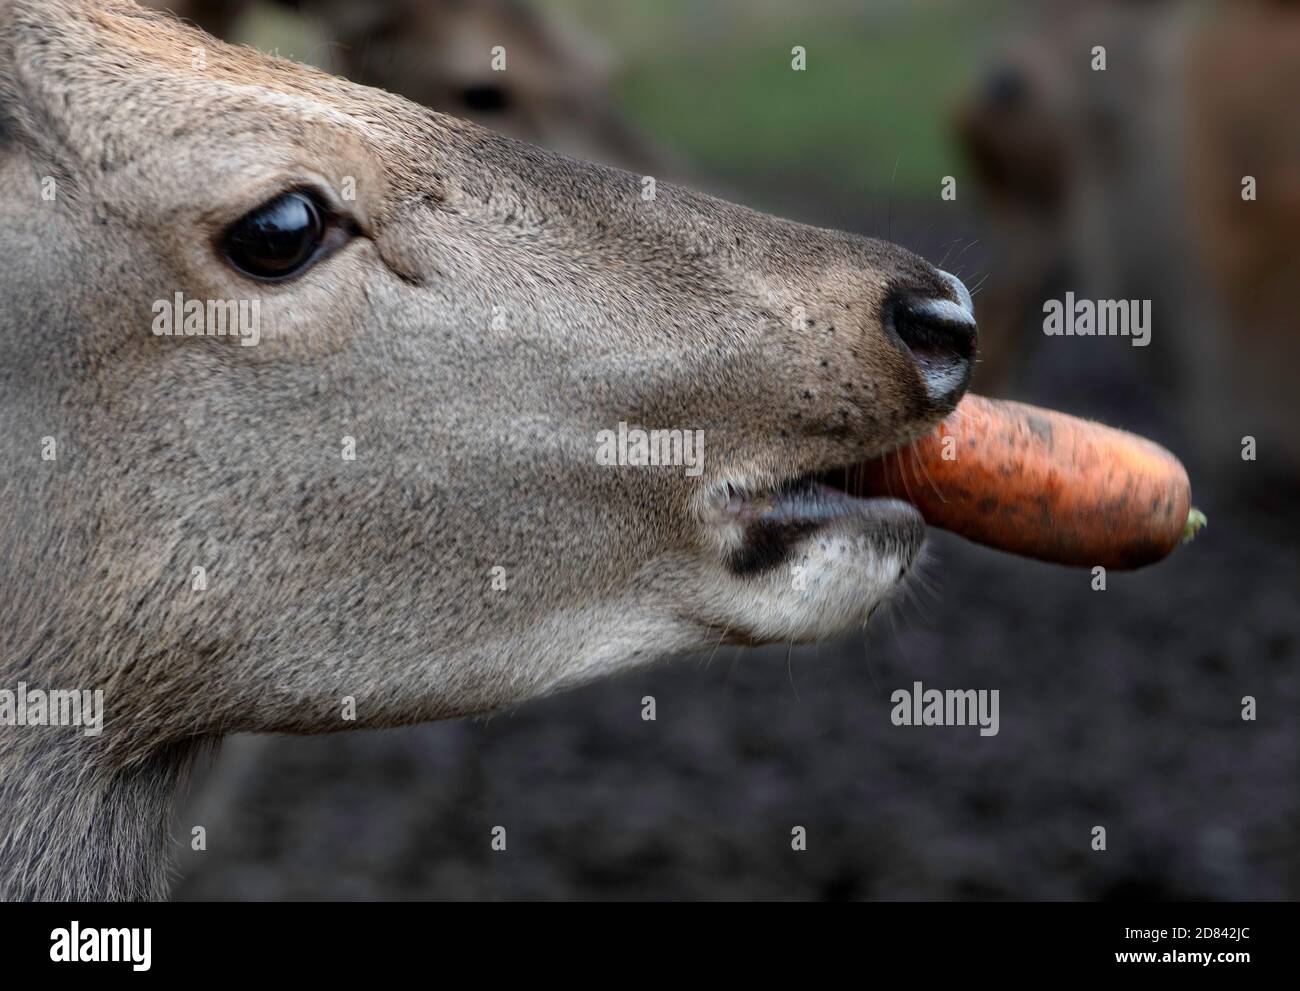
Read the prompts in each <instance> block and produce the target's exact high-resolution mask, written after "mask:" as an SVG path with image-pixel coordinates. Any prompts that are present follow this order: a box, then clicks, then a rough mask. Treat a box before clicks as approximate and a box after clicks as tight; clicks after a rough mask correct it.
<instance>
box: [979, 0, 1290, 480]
mask: <svg viewBox="0 0 1300 991" xmlns="http://www.w3.org/2000/svg"><path fill="white" fill-rule="evenodd" d="M1039 13H1040V14H1042V15H1044V16H1042V18H1041V20H1039V21H1036V22H1035V24H1034V26H1033V27H1032V28H1031V29H1030V30H1029V31H1027V32H1026V33H1025V34H1024V35H1023V36H1022V37H1021V38H1020V39H1019V41H1018V42H1017V43H1016V44H1015V45H1013V46H1011V47H1010V49H1009V50H1008V51H1007V52H1005V53H1004V54H1003V55H1002V56H1001V57H1000V59H999V60H998V61H997V62H996V64H995V65H994V66H993V67H992V68H991V69H990V71H989V72H988V74H987V75H986V77H985V79H984V81H983V84H982V85H981V87H980V88H979V89H978V91H977V92H976V93H975V94H974V95H973V96H972V97H971V98H970V99H969V100H968V101H967V102H966V103H965V104H964V106H962V107H961V109H960V111H959V113H958V117H957V122H956V126H957V130H958V134H959V137H960V140H961V143H962V145H963V148H964V150H965V151H966V153H967V156H968V158H969V160H970V162H971V164H972V165H973V167H974V170H975V176H976V179H977V183H978V184H979V186H980V189H981V192H982V194H983V196H984V199H985V202H986V205H987V207H988V216H989V219H990V221H991V226H992V231H991V239H992V241H993V244H994V250H995V252H996V254H997V256H998V259H999V260H998V264H997V265H996V267H995V269H994V271H993V273H992V275H991V276H990V278H989V281H988V283H987V285H986V287H985V290H984V293H983V294H982V296H981V298H980V299H979V300H978V304H979V306H980V321H981V327H982V328H983V330H984V333H983V344H982V352H983V356H984V361H985V366H984V369H983V371H984V376H983V377H982V379H981V380H980V381H979V382H977V387H982V388H983V389H984V390H986V391H997V390H999V389H1001V388H1004V387H1005V386H1006V384H1007V383H1008V381H1009V379H1010V378H1011V377H1013V376H1014V375H1015V373H1016V370H1017V366H1018V364H1019V361H1018V354H1019V353H1020V352H1021V351H1022V350H1023V348H1024V347H1025V346H1027V345H1029V344H1030V342H1031V340H1032V339H1034V338H1036V337H1037V336H1038V335H1037V333H1036V331H1035V330H1034V329H1033V325H1034V324H1036V323H1037V322H1038V321H1039V320H1041V313H1042V310H1041V306H1042V303H1043V300H1044V299H1045V298H1046V297H1047V296H1050V295H1052V293H1053V292H1055V291H1056V290H1055V289H1053V288H1052V287H1053V286H1054V285H1055V286H1058V287H1059V286H1061V285H1062V283H1063V281H1064V280H1067V279H1068V280H1069V285H1068V288H1073V289H1076V290H1077V291H1079V292H1080V293H1088V294H1093V295H1096V296H1100V297H1136V298H1150V299H1152V301H1153V308H1154V310H1155V311H1156V313H1157V321H1158V323H1159V324H1160V326H1161V328H1162V333H1167V334H1170V335H1171V336H1176V340H1170V342H1169V343H1170V344H1171V346H1173V348H1174V352H1173V355H1174V357H1173V359H1172V360H1171V362H1170V363H1169V364H1168V366H1166V367H1165V369H1164V371H1165V372H1166V373H1167V376H1168V378H1167V381H1165V382H1163V383H1160V386H1161V387H1162V388H1163V389H1164V390H1165V391H1167V392H1168V393H1170V394H1171V395H1174V396H1177V397H1178V398H1179V400H1180V402H1181V403H1182V404H1183V408H1184V415H1185V417H1186V418H1187V420H1188V422H1189V423H1192V424H1194V432H1195V433H1196V434H1197V435H1198V436H1199V437H1200V439H1201V441H1202V442H1203V443H1204V444H1205V449H1204V450H1205V453H1206V454H1207V455H1208V456H1211V457H1213V458H1215V459H1224V458H1229V457H1231V458H1235V457H1236V456H1237V454H1236V452H1237V451H1238V450H1239V447H1238V445H1239V444H1240V438H1241V437H1242V436H1243V435H1246V434H1250V435H1255V436H1257V438H1258V441H1259V444H1260V448H1261V454H1260V460H1261V462H1262V463H1263V466H1264V467H1266V468H1267V469H1268V470H1270V472H1272V473H1277V474H1282V475H1287V476H1289V477H1291V478H1298V477H1300V436H1297V434H1296V432H1295V430H1294V429H1293V427H1292V413H1293V412H1294V410H1295V406H1296V402H1295V399H1294V387H1293V385H1292V384H1291V383H1292V382H1293V381H1294V378H1295V372H1294V369H1295V368H1296V366H1297V364H1300V333H1298V331H1300V318H1298V317H1297V310H1296V305H1295V294H1296V290H1295V287H1296V285H1297V284H1300V241H1297V239H1296V237H1295V233H1294V232H1295V230H1296V229H1297V227H1298V226H1300V128H1297V126H1296V124H1295V113H1294V98H1295V94H1296V93H1297V92H1300V6H1298V5H1296V4H1294V3H1284V2H1278V0H1259V2H1252V3H1232V4H1227V3H1220V4H1213V5H1210V6H1209V7H1206V6H1205V5H1201V4H1191V3H1182V2H1177V0H1169V2H1162V3H1136V2H1130V3H1124V2H1087V3H1078V2H1075V3H1070V4H1059V3H1048V4H1044V5H1042V6H1041V8H1040V10H1039ZM1098 45H1100V46H1103V47H1104V48H1105V49H1106V57H1107V65H1106V69H1105V71H1095V70H1094V69H1093V68H1092V64H1091V62H1092V58H1093V55H1092V52H1093V48H1094V46H1098ZM1247 176H1250V177H1254V179H1255V181H1256V183H1257V186H1258V201H1250V200H1247V199H1243V195H1242V193H1243V182H1244V181H1245V177H1247Z"/></svg>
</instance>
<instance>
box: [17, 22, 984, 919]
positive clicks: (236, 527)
mask: <svg viewBox="0 0 1300 991" xmlns="http://www.w3.org/2000/svg"><path fill="white" fill-rule="evenodd" d="M645 178H646V177H642V176H638V175H635V174H632V173H627V172H622V171H619V170H617V169H614V168H611V167H607V166H602V165H596V164H590V163H584V162H580V161H576V160H572V159H568V158H564V157H562V156H559V155H556V154H554V153H550V152H545V151H542V150H540V149H538V148H535V147H533V146H531V145H528V144H526V143H522V142H520V141H517V140H514V139H511V138H507V137H504V136H501V135H499V134H496V133H494V132H492V131H489V130H485V129H483V128H481V127H480V126H478V125H475V124H472V123H468V122H464V121H461V120H457V119H455V118H452V117H448V116H446V115H443V114H441V113H439V112H436V111H433V110H430V109H427V108H424V107H421V106H419V105H416V104H414V103H411V102H409V101H407V100H406V99H403V98H401V97H398V96H395V95H391V94H389V93H386V92H384V91H381V90H377V89H370V88H366V87H364V86H361V85H358V84H356V83H352V82H348V81H345V80H343V79H340V78H337V77H334V76H330V75H328V74H326V73H324V72H321V71H318V70H315V69H312V68H308V67H306V66H302V65H299V64H296V63H292V62H288V61H284V60H281V59H278V58H274V57H271V56H268V55H264V54H261V53H258V52H256V51H254V50H251V49H247V48H239V47H234V46H231V45H228V44H225V43H222V42H220V41H217V40H216V39H214V38H212V37H210V36H207V35H205V34H203V33H202V32H201V31H199V30H197V29H195V28H193V27H190V26H187V25H186V24H184V23H182V22H180V21H179V20H177V19H176V18H174V17H173V16H171V15H169V14H165V13H161V12H158V11H153V10H149V9H146V8H142V7H139V6H137V5H135V4H133V3H131V2H129V0H0V256H2V257H3V258H4V263H3V266H0V294H2V297H3V300H4V306H3V307H2V308H0V349H2V351H3V360H2V361H0V410H2V412H3V423H4V430H3V431H2V432H0V444H2V445H3V455H4V464H5V466H6V467H5V471H4V473H3V476H2V478H0V547H2V548H3V554H2V555H0V603H2V605H0V610H3V621H2V622H0V638H2V639H0V648H2V649H0V688H3V689H5V690H6V691H11V692H12V691H15V690H16V689H17V688H18V686H19V685H20V684H21V685H23V686H25V687H26V690H28V691H32V690H43V691H51V692H52V691H56V690H70V691H76V690H81V691H92V690H93V691H102V698H103V712H102V726H101V731H100V732H97V733H94V734H91V733H88V732H83V731H82V730H81V729H77V728H74V727H70V726H67V725H52V724H27V725H20V724H18V722H15V721H14V720H13V719H9V720H8V721H5V720H3V719H0V897H3V898H5V899H8V900H29V899H90V900H157V899H163V898H165V897H166V896H167V891H168V884H169V862H170V849H171V842H172V841H171V839H170V836H171V829H172V816H173V808H174V805H175V802H176V796H177V794H178V792H179V791H180V790H181V789H183V787H184V785H185V782H186V781H187V780H188V778H189V776H190V775H191V773H192V772H193V770H194V768H195V767H196V766H197V765H198V764H199V763H201V762H202V761H203V760H204V759H205V757H206V756H207V755H209V754H210V753H211V752H212V751H213V749H214V748H216V747H218V746H219V745H220V741H221V739H222V738H223V737H225V736H227V735H229V734H234V733H272V732H277V733H326V732H335V731H341V730H349V729H354V728H363V727H371V728H376V727H393V726H400V725H407V724H412V723H417V722H422V721H427V720H435V719H456V718H462V717H469V716H475V715H479V714H484V713H489V712H493V711H497V710H500V709H502V708H506V707H509V706H513V705H517V704H519V703H521V702H523V701H525V700H528V699H531V698H536V697H540V696H544V695H547V694H550V693H554V692H558V691H562V690H565V689H568V688H572V687H574V686H578V685H582V684H585V683H588V682H590V681H592V680H594V679H597V678H605V677H609V676H611V675H614V674H617V673H619V672H623V671H628V670H631V669H633V668H636V667H639V666H642V665H645V664H648V663H650V662H652V661H653V660H655V659H657V658H660V657H663V656H665V655H670V654H678V653H684V652H689V651H693V650H702V649H706V648H711V647H715V646H716V645H717V644H720V643H726V644H738V645H758V644H765V643H771V642H782V641H784V642H810V641H819V640H824V639H827V638H829V637H833V636H835V635H837V634H840V633H842V632H844V631H847V630H850V629H854V628H858V627H861V626H862V625H863V624H865V623H866V622H867V620H868V619H869V618H870V616H871V615H872V613H873V612H875V610H876V609H877V608H878V607H879V606H880V605H881V603H882V602H885V601H886V600H888V599H889V598H890V597H891V596H893V595H894V594H896V593H897V591H898V590H899V589H900V588H902V587H904V586H905V585H906V583H907V581H908V578H909V575H910V574H912V572H913V570H914V567H915V563H916V561H917V559H918V555H919V554H920V552H921V549H922V545H923V543H924V538H925V530H924V526H923V521H922V519H921V517H920V516H919V514H918V513H917V512H916V511H915V510H914V509H913V508H912V507H911V506H910V505H909V504H907V503H905V502H901V501H898V500H894V499H888V498H878V499H866V498H857V497H852V496H850V495H848V494H847V493H845V492H844V491H843V490H841V489H839V488H837V487H836V486H835V484H834V481H833V480H834V477H835V475H836V473H837V472H838V471H839V470H840V469H841V468H843V467H844V466H847V465H851V464H855V463H857V462H859V461H861V460H863V459H865V458H869V457H872V456H876V455H879V454H881V453H883V452H886V451H889V450H892V449H895V448H897V447H899V446H901V445H903V444H906V443H909V442H911V441H912V440H914V439H916V438H918V437H919V436H921V435H922V434H924V433H926V432H927V431H928V430H930V429H932V428H933V426H934V425H935V424H936V423H937V422H938V421H939V420H940V419H941V418H942V417H943V416H944V415H946V414H947V413H948V412H950V411H951V410H952V409H953V408H954V407H955V405H956V403H957V402H958V400H959V399H960V398H961V396H962V395H963V394H964V392H965V390H966V388H967V385H968V383H969V380H970V372H971V366H972V363H973V361H974V357H975V352H976V347H977V331H976V326H975V322H974V318H973V316H972V308H971V304H970V296H969V293H967V292H966V290H965V287H964V286H962V285H961V283H960V282H959V281H958V280H957V279H956V278H955V277H953V276H951V275H949V274H947V273H945V272H943V271H941V270H940V269H938V268H936V267H934V266H933V265H931V264H930V263H928V262H927V261H925V260H924V259H922V258H920V257H918V256H916V255H914V254H913V253H911V252H909V251H907V250H905V249H904V248H902V247H899V246H897V245H894V244H891V243H888V242H884V241H880V240H875V239H870V238H866V237H862V236H857V235H850V234H845V233H840V232H836V231H830V230H823V229H817V228H812V227H808V226H803V225H800V224H796V223H793V222H790V221H786V220H781V219H778V218H775V217H771V216H767V215H763V214H760V213H757V212H754V211H751V210H749V209H746V208H744V207H742V206H738V205H733V204H730V203H727V202H723V201H721V200H717V199H713V198H710V197H708V196H705V195H702V194H699V193H695V192H691V191H689V190H687V189H684V188H680V187H676V186H672V185H670V184H667V183H663V184H658V185H657V186H655V185H654V184H653V183H647V182H645V181H644V180H645ZM177 294H183V295H184V296H185V297H186V298H189V299H197V300H208V301H211V300H227V301H229V300H256V301H257V302H258V304H259V312H260V328H259V334H258V340H257V343H256V346H244V344H245V339H243V338H239V337H236V336H226V335H221V336H218V335H215V334H203V333H198V334H193V335H190V334H178V335H165V336H164V335H159V334H157V333H155V332H154V326H153V321H154V319H155V310H156V307H155V304H156V303H158V302H159V301H170V300H172V299H173V298H174V296H176V295H177ZM620 424H632V425H635V426H638V427H644V428H647V429H649V428H664V429H682V430H688V429H689V430H698V431H701V436H702V437H703V439H704V440H703V447H702V452H703V458H702V462H701V464H700V466H699V467H700V470H698V471H691V470H688V469H686V468H683V467H680V466H678V467H674V466H672V465H658V466H646V465H638V464H626V465H623V464H614V465H611V464H608V463H602V462H601V460H600V459H598V457H597V454H596V451H597V437H598V436H599V435H600V434H602V432H607V431H611V430H617V429H619V426H620ZM795 566H797V567H798V568H799V570H800V575H801V579H800V581H798V582H794V581H792V579H791V572H792V569H793V568H794V567H795ZM3 714H4V711H3V708H0V716H2V715H3ZM33 722H34V723H40V721H39V720H34V721H33ZM49 722H50V723H53V722H54V720H49Z"/></svg>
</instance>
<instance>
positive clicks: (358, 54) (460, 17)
mask: <svg viewBox="0 0 1300 991" xmlns="http://www.w3.org/2000/svg"><path fill="white" fill-rule="evenodd" d="M149 6H154V7H158V8H160V9H165V10H170V11H171V12H172V13H174V14H176V15H177V16H178V17H181V18H182V19H185V20H190V21H193V22H194V23H195V24H197V25H198V26H199V27H200V28H202V29H203V30H205V31H207V32H208V33H209V34H212V35H215V36H216V37H218V38H221V39H222V40H224V41H232V40H235V39H236V38H237V36H238V34H239V28H240V25H241V22H242V19H243V17H244V16H245V15H246V14H247V12H248V11H249V10H250V9H251V8H252V7H253V6H254V0H150V3H149ZM276 6H277V7H279V8H282V9H284V10H286V11H288V10H292V12H293V13H295V14H297V15H298V16H300V17H302V18H304V19H305V21H306V22H307V23H308V24H309V25H310V26H312V27H313V28H315V29H316V30H318V31H319V32H320V33H321V34H322V35H323V37H324V38H325V39H326V41H327V43H326V44H325V45H323V46H321V47H320V48H319V49H318V50H315V51H313V53H312V54H313V58H312V60H311V61H313V62H314V64H317V65H318V66H319V67H320V68H325V69H328V70H330V71H332V72H335V73H337V74H338V75H341V76H345V77H346V78H348V79H351V80H352V81H353V82H358V83H362V84H364V85H366V86H374V87H377V88H379V89H384V90H388V91H389V92H392V93H397V94H399V95H400V96H404V97H406V98H407V99H409V100H414V101H415V102H416V103H421V104H424V105H425V106H426V107H432V108H433V109H434V110H440V111H442V112H443V113H446V114H450V115H452V116H453V117H460V118H463V119H466V120H471V121H475V122H477V123H480V124H482V125H484V126H485V127H490V128H492V130H494V131H499V132H501V133H503V134H507V135H509V136H511V137H514V138H521V139H523V140H525V141H527V142H529V143H530V144H536V145H541V146H542V147H544V148H549V149H552V150H554V151H559V152H562V153H564V154H566V155H569V156H570V157H574V158H583V159H589V160H591V161H597V162H603V163H604V164H606V165H617V166H619V167H620V168H629V169H631V168H636V169H640V170H642V171H646V170H652V171H653V172H654V174H655V175H657V176H671V177H672V178H673V179H674V180H676V181H683V179H684V177H688V178H689V180H690V181H691V182H695V183H698V182H699V180H698V179H697V178H695V177H693V176H688V173H687V169H686V166H685V164H684V163H683V162H680V161H678V160H677V157H676V156H675V155H673V154H672V153H670V152H668V151H666V150H664V149H663V148H661V147H659V146H658V145H657V144H656V143H655V142H652V141H650V140H649V139H648V138H647V137H646V136H645V135H644V134H642V133H641V132H640V131H639V130H638V129H637V128H636V127H635V126H634V125H633V124H632V123H631V122H630V121H628V119H627V118H626V116H625V115H624V114H622V113H621V112H620V111H619V109H618V106H617V104H616V102H615V100H614V96H613V93H614V88H615V82H616V75H617V70H618V61H617V59H616V58H615V57H614V55H613V53H612V52H611V51H610V49H609V46H607V45H606V44H604V43H603V42H601V41H600V40H599V39H597V38H595V37H593V36H591V35H590V34H589V33H588V32H586V31H584V30H582V29H581V27H580V26H579V25H577V24H575V23H573V22H571V21H570V20H568V19H566V18H563V17H561V16H558V15H557V14H556V12H554V11H552V10H545V9H542V8H540V7H537V6H535V5H533V4H529V3H526V2H523V0H370V2H367V3H364V4H358V3H354V2H352V0H276ZM494 50H496V51H497V52H498V53H499V54H498V56H497V57H496V59H495V61H494V59H493V58H492V57H490V53H492V52H493V51H494Z"/></svg>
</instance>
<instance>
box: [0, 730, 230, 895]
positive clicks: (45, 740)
mask: <svg viewBox="0 0 1300 991" xmlns="http://www.w3.org/2000/svg"><path fill="white" fill-rule="evenodd" d="M0 741H3V743H0V900H6V901H8V900H31V899H39V900H60V901H63V900H76V901H81V900H88V901H99V900H105V901H127V900H158V899H163V898H166V897H167V888H168V874H169V862H170V855H169V853H170V851H169V844H170V828H171V820H172V817H173V810H174V806H175V802H176V798H177V794H178V790H179V789H180V787H181V785H182V784H183V783H184V782H185V781H186V780H187V779H188V776H189V772H190V769H191V767H192V766H193V764H194V762H195V760H196V758H198V757H199V756H200V755H201V754H202V753H203V752H204V751H205V750H206V749H208V748H207V747H206V746H205V745H204V744H202V743H184V744H173V745H170V746H168V747H166V748H164V749H162V750H161V751H159V752H157V753H154V754H151V755H150V756H148V757H146V758H144V759H143V760H141V761H139V762H138V763H135V764H132V765H131V766H128V767H118V768H115V769H108V768H106V767H105V766H104V765H103V762H102V760H101V757H102V752H101V750H100V749H99V746H98V743H97V741H96V740H95V739H93V738H87V737H85V736H83V735H81V733H80V731H79V730H76V729H74V728H71V727H66V726H4V727H0Z"/></svg>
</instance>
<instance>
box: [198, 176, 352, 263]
mask: <svg viewBox="0 0 1300 991" xmlns="http://www.w3.org/2000/svg"><path fill="white" fill-rule="evenodd" d="M327 228H328V212H327V210H326V209H325V207H324V205H323V204H322V203H321V202H320V200H319V199H318V198H317V197H316V196H315V195H314V194H312V193H311V192H310V191H308V190H293V191H291V192H288V193H284V194H282V195H280V196H277V197H276V198H275V199H273V200H270V201H268V202H266V203H263V204H262V205H261V206H259V207H258V208H257V209H256V210H252V211H250V212H249V213H246V214H245V215H244V216H243V217H241V218H239V219H238V220H236V221H235V222H234V223H233V224H231V225H230V226H229V227H228V228H227V229H226V232H225V233H224V234H223V235H222V236H221V250H222V252H223V253H224V254H225V256H226V258H227V259H228V260H229V261H230V263H231V264H232V265H234V266H235V268H237V269H238V270H239V271H241V272H243V273H244V274H245V275H249V276H252V277H253V278H255V279H262V280H264V281H275V280H279V279H289V278H292V277H293V276H295V275H299V274H301V273H302V272H304V271H306V270H307V268H309V267H310V266H311V264H312V263H313V262H314V261H316V259H317V258H318V257H319V256H320V254H321V245H322V244H323V243H324V241H325V235H326V231H327Z"/></svg>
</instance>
